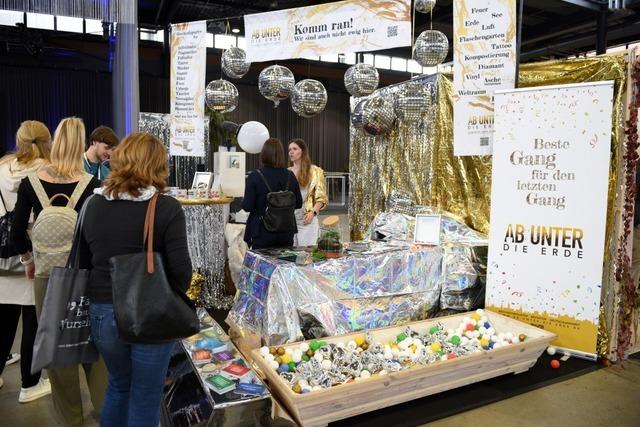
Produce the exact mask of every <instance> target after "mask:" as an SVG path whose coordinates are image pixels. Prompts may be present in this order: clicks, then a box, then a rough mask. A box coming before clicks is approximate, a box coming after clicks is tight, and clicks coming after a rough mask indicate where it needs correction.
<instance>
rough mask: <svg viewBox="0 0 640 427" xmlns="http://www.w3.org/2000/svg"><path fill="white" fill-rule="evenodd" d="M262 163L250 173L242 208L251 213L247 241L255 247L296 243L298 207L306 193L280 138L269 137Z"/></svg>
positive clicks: (245, 233)
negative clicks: (302, 190) (286, 159)
mask: <svg viewBox="0 0 640 427" xmlns="http://www.w3.org/2000/svg"><path fill="white" fill-rule="evenodd" d="M260 162H261V163H262V167H261V168H259V169H256V170H255V171H254V172H252V173H251V174H249V176H248V177H247V181H246V185H245V189H244V198H243V199H242V209H244V210H245V211H247V212H249V218H248V219H247V227H246V229H245V232H244V240H245V242H247V245H249V247H250V248H251V249H263V248H277V247H286V246H292V245H293V236H294V234H296V232H297V228H296V223H295V215H294V210H295V209H300V208H301V207H302V194H300V186H299V185H298V180H297V179H296V177H295V175H294V174H293V172H291V171H290V170H288V169H287V168H286V164H285V160H284V148H283V146H282V142H280V140H279V139H277V138H269V139H267V141H266V142H265V143H264V146H263V147H262V152H261V153H260ZM285 193H286V194H285ZM283 201H284V203H283Z"/></svg>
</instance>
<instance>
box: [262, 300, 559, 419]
mask: <svg viewBox="0 0 640 427" xmlns="http://www.w3.org/2000/svg"><path fill="white" fill-rule="evenodd" d="M469 314H470V313H462V314H456V315H453V316H447V317H440V318H437V319H430V320H423V321H419V322H411V323H407V324H405V325H402V326H396V327H388V328H381V329H372V330H370V331H369V333H371V335H372V337H373V339H374V340H375V341H379V342H385V341H389V340H392V339H394V338H395V337H396V336H397V335H398V334H399V333H401V332H402V331H403V330H404V329H405V327H406V326H410V327H411V328H412V329H413V330H415V331H419V332H425V331H427V330H428V329H429V328H431V327H432V326H435V325H436V324H437V323H442V324H443V325H444V328H445V329H455V328H456V327H457V326H458V325H459V324H460V322H461V321H462V319H463V318H465V317H467V316H469ZM485 315H486V316H487V317H488V319H489V322H490V323H491V324H492V326H493V327H494V328H495V329H496V331H505V332H516V333H518V334H525V335H526V336H527V339H526V340H525V341H524V342H519V343H516V344H512V345H509V346H506V347H500V348H496V349H492V350H489V351H483V352H480V353H474V354H470V355H467V356H462V357H459V358H456V359H453V360H446V361H439V362H435V363H433V364H430V365H424V366H415V367H412V368H410V369H406V370H402V371H399V372H393V373H389V374H388V375H385V376H379V375H373V376H371V377H370V378H367V379H363V380H360V381H356V382H351V383H347V384H340V385H337V386H334V387H331V388H327V389H322V390H317V391H313V392H311V393H306V394H298V393H295V392H293V391H292V390H291V388H290V387H289V385H288V384H287V383H286V382H285V381H284V380H283V379H281V378H280V376H279V375H278V373H277V372H276V371H275V370H273V369H272V368H271V367H270V366H269V365H268V363H267V362H266V360H264V359H263V358H262V356H261V355H260V352H259V350H257V349H254V350H251V356H252V357H251V359H253V362H254V363H255V364H256V365H257V366H258V367H259V369H260V371H261V372H262V375H264V377H266V379H267V381H268V384H269V388H270V390H271V393H272V395H275V396H276V397H277V398H278V399H279V400H280V403H282V404H283V405H284V406H285V407H286V409H287V410H288V411H289V413H290V414H291V415H292V417H293V418H294V419H295V420H296V422H298V423H299V424H300V425H302V426H323V425H326V424H328V423H330V422H332V421H337V420H341V419H343V418H347V417H352V416H355V415H359V414H363V413H366V412H370V411H373V410H376V409H380V408H384V407H388V406H392V405H396V404H398V403H402V402H407V401H409V400H413V399H417V398H419V397H424V396H428V395H431V394H435V393H439V392H442V391H445V390H450V389H453V388H456V387H461V386H464V385H467V384H471V383H475V382H478V381H482V380H486V379H488V378H493V377H496V376H500V375H505V374H510V373H514V374H518V373H521V372H525V371H527V370H528V369H529V368H531V367H532V366H533V365H534V364H535V363H536V360H537V359H538V357H539V356H540V354H541V353H542V352H543V351H544V350H545V348H546V347H547V346H548V345H549V343H550V342H551V341H553V340H555V339H556V335H555V334H552V333H550V332H547V331H544V330H542V329H538V328H535V327H533V326H530V325H528V324H526V323H523V322H519V321H517V320H514V319H510V318H508V317H505V316H502V315H500V314H498V313H495V312H491V311H485ZM358 336H362V332H360V333H352V334H346V335H341V336H336V337H330V338H323V341H326V342H327V343H338V342H345V341H348V340H354V339H355V338H356V337H358ZM299 344H300V343H293V344H286V345H283V347H284V348H285V349H286V348H288V347H297V346H298V345H299Z"/></svg>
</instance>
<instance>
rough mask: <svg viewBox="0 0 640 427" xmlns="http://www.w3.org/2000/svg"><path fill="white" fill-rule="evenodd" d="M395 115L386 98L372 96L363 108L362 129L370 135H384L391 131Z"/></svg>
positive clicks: (391, 105) (390, 103)
mask: <svg viewBox="0 0 640 427" xmlns="http://www.w3.org/2000/svg"><path fill="white" fill-rule="evenodd" d="M394 120H395V114H394V113H393V104H392V102H391V101H389V99H388V98H387V97H385V96H381V95H372V96H371V97H370V98H369V99H367V101H366V103H365V104H364V105H363V107H362V129H364V131H365V132H367V133H368V134H369V135H373V136H378V135H383V134H385V133H387V132H389V131H390V130H391V128H392V127H393V121H394Z"/></svg>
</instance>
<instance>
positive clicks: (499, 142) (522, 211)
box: [486, 82, 613, 359]
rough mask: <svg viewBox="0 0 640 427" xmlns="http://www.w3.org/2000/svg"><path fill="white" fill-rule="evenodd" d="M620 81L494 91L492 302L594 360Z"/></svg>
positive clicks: (489, 290)
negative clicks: (613, 121)
mask: <svg viewBox="0 0 640 427" xmlns="http://www.w3.org/2000/svg"><path fill="white" fill-rule="evenodd" d="M612 103H613V82H598V83H582V84H574V85H564V86H548V87H538V88H530V89H519V90H511V91H500V92H497V93H496V94H495V107H496V129H495V139H496V140H495V145H494V149H493V177H492V188H491V224H490V232H489V261H488V262H489V268H488V271H487V293H486V306H487V308H490V309H492V310H495V311H497V312H499V313H502V314H505V315H507V316H511V317H513V318H515V319H518V320H522V321H524V322H527V323H530V324H532V325H534V326H538V327H540V328H543V329H546V330H548V331H551V332H553V333H555V334H557V335H558V339H557V340H556V341H555V342H554V345H557V346H558V347H562V348H566V349H569V350H572V351H573V352H574V353H575V354H578V355H582V356H584V357H588V358H594V359H595V357H596V340H597V335H598V318H599V307H600V291H601V286H602V268H603V267H602V266H603V262H604V243H605V226H606V215H607V193H608V186H609V157H610V148H611V117H612V105H613V104H612Z"/></svg>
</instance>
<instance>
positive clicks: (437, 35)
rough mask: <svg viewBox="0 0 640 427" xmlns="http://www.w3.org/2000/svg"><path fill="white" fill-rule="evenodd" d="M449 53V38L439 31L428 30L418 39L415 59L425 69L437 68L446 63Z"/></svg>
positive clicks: (414, 50)
mask: <svg viewBox="0 0 640 427" xmlns="http://www.w3.org/2000/svg"><path fill="white" fill-rule="evenodd" d="M448 52H449V40H447V36H445V35H444V34H443V33H442V32H440V31H437V30H426V31H423V32H422V33H420V35H419V36H418V38H417V39H416V43H415V46H414V47H413V58H414V59H415V60H416V61H417V62H418V64H420V65H422V66H423V67H435V66H436V65H438V64H441V63H442V61H444V59H445V58H446V57H447V53H448Z"/></svg>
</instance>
